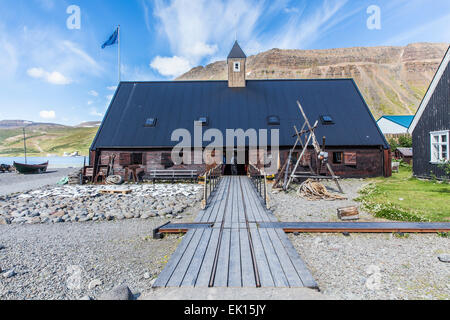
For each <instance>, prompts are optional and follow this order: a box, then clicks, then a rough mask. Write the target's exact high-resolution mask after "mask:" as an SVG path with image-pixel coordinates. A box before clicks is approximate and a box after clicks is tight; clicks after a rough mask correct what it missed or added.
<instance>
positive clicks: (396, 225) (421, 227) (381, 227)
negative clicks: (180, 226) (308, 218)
mask: <svg viewBox="0 0 450 320" xmlns="http://www.w3.org/2000/svg"><path fill="white" fill-rule="evenodd" d="M259 227H260V228H278V229H283V230H284V231H285V232H286V233H293V232H305V233H306V232H308V233H341V232H349V233H395V232H407V233H437V232H449V231H450V223H449V222H436V223H428V222H417V223H416V222H281V223H276V222H275V223H260V224H259Z"/></svg>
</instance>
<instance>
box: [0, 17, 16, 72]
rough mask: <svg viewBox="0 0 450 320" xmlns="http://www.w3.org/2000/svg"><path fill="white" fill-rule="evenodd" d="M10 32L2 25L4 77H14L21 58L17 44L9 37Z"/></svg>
mask: <svg viewBox="0 0 450 320" xmlns="http://www.w3.org/2000/svg"><path fill="white" fill-rule="evenodd" d="M7 36H8V33H7V32H6V30H5V29H4V28H3V26H2V25H0V70H1V72H0V73H1V75H2V76H3V77H9V78H10V77H13V76H14V75H15V73H16V70H17V67H18V66H19V58H18V52H17V49H16V46H15V45H14V44H13V42H12V41H11V39H8V38H7Z"/></svg>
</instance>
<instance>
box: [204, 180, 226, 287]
mask: <svg viewBox="0 0 450 320" xmlns="http://www.w3.org/2000/svg"><path fill="white" fill-rule="evenodd" d="M230 189H231V183H230V184H228V190H227V193H226V194H227V200H226V202H225V209H224V210H225V213H226V212H227V209H228V203H229V199H230V197H229V194H230ZM224 229H225V214H224V216H223V219H222V223H221V225H220V232H219V240H218V244H217V248H216V253H215V255H214V263H213V269H212V272H211V277H210V278H209V287H210V288H212V287H214V281H215V280H216V272H217V265H218V262H219V254H220V247H221V246H222V238H223V230H224Z"/></svg>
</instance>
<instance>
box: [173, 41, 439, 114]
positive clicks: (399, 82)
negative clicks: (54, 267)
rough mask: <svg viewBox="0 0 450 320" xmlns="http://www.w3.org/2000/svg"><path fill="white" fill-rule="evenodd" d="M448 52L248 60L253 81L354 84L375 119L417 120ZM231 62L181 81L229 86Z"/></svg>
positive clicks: (410, 48)
mask: <svg viewBox="0 0 450 320" xmlns="http://www.w3.org/2000/svg"><path fill="white" fill-rule="evenodd" d="M447 48H448V44H445V43H414V44H410V45H407V46H405V47H392V46H384V47H355V48H342V49H325V50H280V49H272V50H269V51H266V52H263V53H260V54H257V55H254V56H251V57H249V58H248V59H247V71H248V73H247V79H295V78H298V79H317V78H319V79H323V78H354V79H355V81H356V83H357V85H358V87H359V89H360V90H361V92H362V94H363V95H364V98H365V99H366V101H367V103H368V105H369V107H370V108H371V110H372V113H373V115H374V117H375V118H378V117H380V116H382V115H394V114H406V115H413V114H415V112H416V110H417V108H418V106H419V104H420V102H421V100H422V98H423V96H424V95H425V93H426V90H427V89H428V86H429V85H430V83H431V80H432V79H433V76H434V74H435V72H436V70H437V68H438V67H439V64H440V62H441V61H442V58H443V57H444V55H445V52H446V50H447ZM226 79H227V66H226V61H218V62H215V63H212V64H210V65H207V66H206V67H197V68H194V69H192V70H190V71H189V72H187V73H186V74H184V75H182V76H180V77H179V78H178V79H177V80H226Z"/></svg>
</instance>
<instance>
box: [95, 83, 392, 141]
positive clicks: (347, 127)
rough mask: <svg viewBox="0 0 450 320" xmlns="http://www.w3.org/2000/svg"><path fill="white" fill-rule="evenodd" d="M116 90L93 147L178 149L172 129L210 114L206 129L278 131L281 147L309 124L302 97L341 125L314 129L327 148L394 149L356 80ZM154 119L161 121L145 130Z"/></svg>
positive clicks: (310, 108)
mask: <svg viewBox="0 0 450 320" xmlns="http://www.w3.org/2000/svg"><path fill="white" fill-rule="evenodd" d="M117 90H118V92H117V93H116V97H115V99H114V100H113V102H112V104H111V106H110V109H109V111H108V112H107V115H106V117H105V119H104V121H103V124H102V126H101V128H100V131H99V134H98V136H97V137H96V139H95V140H94V143H93V145H92V149H96V148H111V147H117V148H120V147H124V148H125V147H132V148H138V147H173V146H174V145H176V144H177V142H171V134H172V132H173V131H174V130H176V129H179V128H185V129H188V130H189V131H190V132H191V133H192V134H193V128H194V121H195V120H197V119H198V118H199V117H202V116H208V117H209V126H208V127H207V128H204V130H206V129H208V128H216V129H219V130H221V131H222V132H224V133H225V130H226V129H244V130H247V129H250V128H255V129H257V130H259V129H268V130H270V129H272V128H279V129H280V145H284V146H289V145H292V144H293V143H294V142H295V139H294V138H293V137H292V135H293V133H294V131H293V126H294V125H297V126H298V127H300V126H301V125H302V124H303V119H302V117H301V114H300V112H299V109H298V107H297V104H296V101H297V100H300V102H301V103H302V105H303V107H304V109H305V112H306V113H307V116H308V117H309V119H310V121H311V122H314V121H315V120H317V119H319V117H320V116H321V115H324V114H327V115H331V116H332V117H333V119H334V122H335V125H331V126H320V127H319V128H318V130H317V131H316V133H317V136H318V137H322V136H326V137H327V145H329V146H383V147H385V148H387V147H388V146H387V144H386V142H385V140H384V137H383V135H382V134H381V132H380V131H379V128H378V126H377V124H376V122H375V120H374V119H373V117H372V115H371V114H370V112H369V110H368V108H367V106H366V105H365V102H364V100H363V98H362V96H361V95H360V94H359V92H358V89H357V87H356V85H355V84H354V82H353V80H351V79H338V80H252V81H247V87H246V88H228V84H227V82H226V81H187V82H142V83H130V82H123V83H121V84H120V86H119V88H118V89H117ZM269 115H278V116H279V117H280V119H281V126H279V127H269V126H268V125H267V117H268V116H269ZM153 117H156V118H158V123H157V126H156V127H155V128H148V127H144V124H145V120H146V119H147V118H153ZM269 143H270V137H269ZM205 145H207V143H205Z"/></svg>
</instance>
